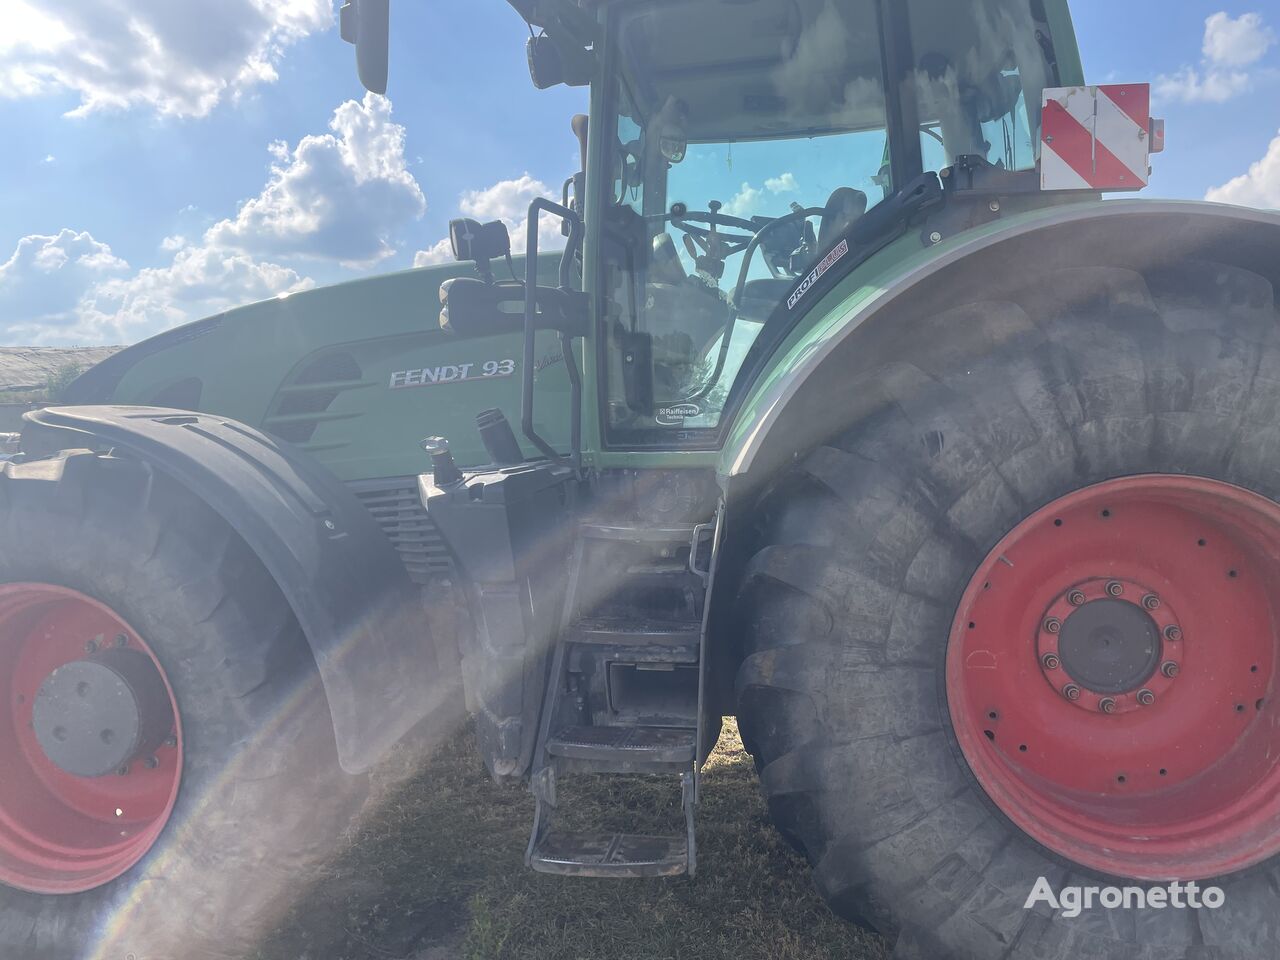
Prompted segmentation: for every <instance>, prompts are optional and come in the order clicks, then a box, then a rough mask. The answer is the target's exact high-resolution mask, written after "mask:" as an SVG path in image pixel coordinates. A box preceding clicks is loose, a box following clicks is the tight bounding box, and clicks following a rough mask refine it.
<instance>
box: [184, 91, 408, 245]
mask: <svg viewBox="0 0 1280 960" xmlns="http://www.w3.org/2000/svg"><path fill="white" fill-rule="evenodd" d="M329 129H330V130H331V131H332V132H331V133H326V134H319V135H316V134H311V135H308V136H305V137H303V138H302V139H301V140H300V141H298V145H297V146H296V147H294V148H293V149H292V150H291V149H290V148H289V146H288V144H286V143H284V142H283V141H275V142H274V143H272V144H270V146H269V147H268V152H269V153H270V154H271V156H272V158H273V163H272V164H271V172H270V176H269V178H268V180H267V184H266V186H264V187H263V188H262V191H261V192H260V193H259V194H258V195H257V196H256V197H253V198H252V199H250V200H247V201H245V203H243V204H242V205H241V206H240V209H239V211H238V212H237V213H236V215H235V217H233V218H229V219H226V220H222V221H220V222H218V223H216V224H214V225H213V226H212V227H210V228H209V230H208V232H207V233H206V234H205V242H206V243H208V244H211V245H213V246H217V247H222V248H225V249H231V250H237V251H242V252H245V253H250V254H254V255H257V256H268V257H310V258H316V259H323V260H336V261H339V262H341V263H345V264H351V265H365V264H370V263H373V262H376V261H378V260H381V259H383V258H385V257H388V256H390V255H392V254H393V253H395V247H394V245H393V243H392V239H391V238H392V237H393V236H394V235H395V233H396V231H397V230H398V229H399V228H401V227H402V226H404V225H405V224H407V223H408V222H409V221H410V220H415V219H417V218H418V217H421V216H422V214H423V213H424V212H425V211H426V208H427V201H426V198H425V197H424V196H423V194H422V189H421V187H419V186H418V181H417V180H416V179H414V176H413V174H411V173H410V172H409V171H408V169H407V167H406V166H405V156H404V140H405V131H404V127H402V126H400V124H398V123H393V122H392V121H391V101H390V100H388V99H387V98H386V97H379V96H376V95H375V94H372V93H367V94H365V97H364V99H363V100H362V101H360V102H357V101H355V100H348V101H347V102H346V103H344V104H342V105H341V106H340V107H338V109H337V110H335V111H334V113H333V118H332V119H331V120H330V122H329Z"/></svg>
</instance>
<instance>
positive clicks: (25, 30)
mask: <svg viewBox="0 0 1280 960" xmlns="http://www.w3.org/2000/svg"><path fill="white" fill-rule="evenodd" d="M333 20H334V17H333V5H332V0H218V2H217V3H209V2H207V0H163V2H147V3H138V2H135V0H40V2H39V3H37V2H36V0H7V3H6V5H5V11H4V32H3V34H0V97H4V96H8V97H25V96H38V95H41V94H46V93H51V92H55V91H59V90H62V91H70V92H72V93H74V94H77V95H78V96H79V98H80V104H79V106H78V107H76V109H74V110H73V111H71V113H72V115H83V114H87V113H90V112H92V111H95V110H101V109H107V108H127V107H132V106H138V105H142V106H146V107H150V108H151V109H154V110H155V111H157V112H159V113H161V114H166V115H172V116H184V117H185V116H204V115H205V114H207V113H208V112H209V111H210V110H212V109H213V108H214V107H215V106H216V105H217V104H218V103H219V102H220V101H221V100H222V99H223V98H225V97H232V98H235V97H238V96H240V95H241V94H243V93H245V92H246V91H249V90H251V89H253V88H254V87H255V86H258V85H259V84H263V83H271V82H273V81H275V80H276V78H277V73H276V66H277V64H278V63H279V62H280V59H281V57H282V56H283V53H284V51H285V49H286V48H287V47H289V46H290V45H291V44H293V43H295V42H297V41H298V40H300V39H302V38H303V37H305V36H307V35H308V34H311V33H314V32H316V31H321V30H326V29H328V28H329V27H330V26H331V25H332V23H333Z"/></svg>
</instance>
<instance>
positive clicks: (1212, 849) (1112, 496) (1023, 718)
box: [946, 475, 1280, 881]
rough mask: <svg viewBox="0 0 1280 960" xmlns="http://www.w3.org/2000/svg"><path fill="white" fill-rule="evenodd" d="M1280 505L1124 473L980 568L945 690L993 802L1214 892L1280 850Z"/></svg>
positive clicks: (1049, 835) (963, 743) (1139, 867)
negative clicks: (1278, 701)
mask: <svg viewBox="0 0 1280 960" xmlns="http://www.w3.org/2000/svg"><path fill="white" fill-rule="evenodd" d="M1277 544H1280V505H1277V504H1276V503H1274V502H1272V501H1271V500H1269V499H1267V498H1265V497H1262V496H1260V495H1258V494H1255V493H1251V492H1249V491H1247V490H1243V489H1240V488H1238V487H1234V486H1231V485H1229V484H1226V483H1222V482H1219V481H1215V480H1207V479H1202V478H1198V477H1185V476H1167V475H1151V476H1137V477H1126V478H1122V479H1118V480H1110V481H1107V482H1105V483H1100V484H1097V485H1095V486H1091V487H1086V488H1083V489H1081V490H1077V491H1076V492H1074V493H1071V494H1068V495H1067V496H1065V497H1062V498H1061V499H1059V500H1057V501H1055V502H1053V503H1051V504H1049V505H1048V506H1046V507H1045V508H1043V509H1042V510H1039V511H1037V512H1036V513H1034V514H1032V515H1031V516H1030V517H1027V518H1026V519H1025V520H1023V521H1022V522H1021V523H1019V524H1018V525H1017V526H1016V527H1015V528H1014V529H1013V530H1012V531H1010V532H1009V534H1008V535H1007V536H1005V538H1004V539H1003V540H1001V541H1000V543H999V544H997V545H996V547H995V548H994V549H993V550H992V552H991V553H990V554H989V555H988V557H987V558H986V559H985V560H984V561H983V563H982V564H981V565H980V566H979V567H978V569H977V571H976V573H975V574H974V577H973V579H972V580H971V581H970V583H969V586H968V588H967V589H966V591H965V593H964V595H963V597H962V598H961V601H960V604H959V607H958V609H957V611H956V618H955V621H954V622H953V625H952V631H951V637H950V640H949V643H948V649H947V665H946V693H947V700H948V706H949V711H950V716H951V721H952V727H953V729H954V731H955V735H956V739H957V741H958V743H959V745H960V749H961V751H962V753H963V754H964V757H965V760H966V761H967V762H968V764H969V767H970V769H971V770H972V771H973V773H974V776H975V778H976V779H977V780H978V782H979V784H981V786H982V788H983V790H984V791H985V792H986V793H987V795H988V796H989V797H990V798H991V800H992V801H993V802H994V803H995V804H996V806H997V807H999V808H1000V810H1001V811H1003V812H1004V814H1005V815H1006V816H1008V817H1009V819H1011V820H1012V821H1013V822H1014V823H1015V824H1016V825H1017V826H1018V827H1020V828H1021V829H1022V830H1023V831H1024V832H1025V833H1027V834H1028V835H1030V836H1031V837H1033V838H1034V839H1035V840H1037V841H1038V842H1040V843H1041V844H1043V845H1044V846H1046V847H1048V848H1049V849H1050V850H1052V851H1053V852H1055V853H1057V854H1058V855H1060V856H1062V857H1064V858H1066V859H1068V860H1071V861H1072V862H1074V863H1076V864H1079V865H1082V866H1084V867H1086V868H1090V869H1093V870H1096V871H1098V872H1101V873H1105V874H1107V875H1110V876H1118V877H1129V878H1134V879H1138V880H1158V881H1166V880H1175V879H1176V880H1203V879H1206V878H1210V877H1218V876H1222V875H1224V874H1228V873H1232V872H1235V871H1237V870H1242V869H1245V868H1247V867H1249V866H1252V865H1254V864H1257V863H1260V862H1262V861H1264V860H1266V859H1268V858H1270V857H1273V856H1276V855H1278V854H1280V750H1277V749H1276V742H1277V731H1280V711H1277V710H1275V709H1274V708H1273V706H1272V698H1273V695H1274V694H1275V685H1276V682H1277V679H1280V678H1278V677H1277V664H1280V549H1278V548H1277V546H1276V545H1277Z"/></svg>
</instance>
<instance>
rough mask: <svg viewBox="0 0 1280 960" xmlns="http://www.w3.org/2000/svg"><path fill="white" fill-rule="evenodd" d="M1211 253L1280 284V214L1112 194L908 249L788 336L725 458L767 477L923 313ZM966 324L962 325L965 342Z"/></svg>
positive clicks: (840, 414)
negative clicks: (1096, 269)
mask: <svg viewBox="0 0 1280 960" xmlns="http://www.w3.org/2000/svg"><path fill="white" fill-rule="evenodd" d="M1192 258H1201V259H1208V260H1216V261H1220V262H1223V263H1229V264H1232V265H1235V266H1239V267H1242V268H1244V269H1247V270H1252V271H1254V272H1256V273H1258V274H1261V275H1263V276H1267V277H1270V278H1271V279H1273V280H1274V281H1275V282H1276V283H1277V284H1278V285H1280V214H1276V213H1266V212H1263V211H1260V210H1251V209H1244V208H1240V207H1230V206H1225V205H1221V204H1209V203H1196V202H1188V201H1147V200H1125V201H1115V200H1108V201H1102V202H1088V203H1079V204H1070V205H1064V206H1055V207H1049V208H1042V209H1039V210H1036V211H1033V212H1031V213H1026V214H1022V215H1019V216H1014V217H1010V218H1008V219H1005V220H997V221H995V222H994V223H991V224H989V225H987V226H984V227H981V228H978V229H974V230H970V231H968V232H965V233H962V234H959V235H957V236H956V237H955V238H954V239H953V240H950V241H947V242H946V243H943V244H939V245H938V246H936V247H933V248H931V249H929V250H924V251H921V252H920V253H918V254H916V255H914V256H912V257H911V258H909V259H906V260H898V261H897V262H896V263H895V264H894V266H893V267H891V268H890V269H889V271H888V272H887V273H880V274H878V275H876V276H873V277H871V278H869V279H868V280H867V281H865V282H863V283H861V284H860V285H858V286H856V287H854V288H853V289H852V290H849V289H848V288H847V287H837V288H836V290H835V291H834V292H833V294H832V295H829V296H828V297H827V298H826V302H825V303H822V304H819V305H817V306H816V307H815V308H814V309H815V311H821V313H822V316H821V317H820V318H819V319H818V320H817V321H816V322H810V323H808V324H807V325H806V326H805V328H804V329H803V330H798V331H797V332H796V333H795V334H793V335H792V336H791V337H790V338H789V339H788V340H787V341H785V342H784V343H783V344H782V346H781V347H780V349H779V350H778V352H777V354H776V355H775V359H774V362H773V363H772V364H771V365H770V367H769V368H768V370H767V371H766V372H765V373H764V374H763V375H762V376H761V377H760V379H759V380H758V381H757V382H756V383H755V385H754V386H753V387H752V389H751V391H750V393H749V395H748V397H747V399H746V401H745V402H744V404H743V406H742V407H741V410H740V412H739V414H738V416H737V418H736V419H735V421H734V424H733V426H732V428H731V430H730V432H729V436H728V441H727V442H726V444H725V446H724V448H723V450H722V451H721V455H720V458H719V461H718V464H717V471H718V473H719V475H720V478H721V482H722V485H723V486H724V487H725V488H726V490H729V491H730V493H731V494H736V493H739V492H743V491H746V490H749V489H753V488H755V487H757V486H758V485H759V484H761V483H763V482H765V481H767V479H768V478H769V477H770V476H772V475H773V474H774V473H775V472H776V471H777V469H778V468H780V467H781V466H784V465H785V464H786V463H788V462H790V461H791V460H792V459H793V458H794V457H795V456H796V455H797V454H799V453H803V452H805V451H806V450H808V449H810V448H811V447H813V446H816V445H817V444H819V443H822V442H823V441H824V440H826V439H827V438H829V437H830V436H832V435H834V434H835V433H837V432H838V431H839V430H841V429H843V428H844V427H846V426H847V425H848V424H850V423H852V422H855V421H856V420H857V419H858V417H859V416H860V415H862V414H864V413H866V412H869V411H867V410H865V409H864V408H863V405H864V403H865V398H861V397H860V396H859V395H858V392H857V384H858V382H859V381H860V379H861V375H862V374H865V373H866V372H868V371H870V370H872V369H874V368H875V367H876V366H877V365H881V364H884V363H886V362H889V361H892V360H897V359H909V358H910V351H911V337H910V329H911V322H912V319H913V318H923V317H928V316H930V315H932V314H933V313H937V312H939V311H940V309H945V307H946V306H953V305H958V304H962V303H967V302H973V301H976V300H982V299H986V298H988V297H989V296H991V295H992V294H993V293H994V292H998V291H999V290H1000V289H1001V288H1002V287H1004V286H1009V285H1016V284H1022V285H1026V284H1027V283H1028V282H1031V281H1033V279H1034V277H1035V276H1036V275H1037V274H1038V273H1040V272H1043V273H1048V272H1051V271H1053V270H1055V269H1060V268H1064V267H1072V266H1084V265H1105V266H1125V267H1129V268H1132V269H1135V270H1141V269H1142V268H1143V267H1144V266H1151V265H1153V264H1157V263H1161V262H1168V261H1171V260H1178V259H1192ZM964 334H965V331H956V333H955V336H956V337H957V341H956V343H957V346H958V347H960V346H963V337H964Z"/></svg>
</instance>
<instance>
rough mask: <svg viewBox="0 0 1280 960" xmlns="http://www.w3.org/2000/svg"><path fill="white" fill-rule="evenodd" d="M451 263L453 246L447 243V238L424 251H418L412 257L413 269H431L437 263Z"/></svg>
mask: <svg viewBox="0 0 1280 960" xmlns="http://www.w3.org/2000/svg"><path fill="white" fill-rule="evenodd" d="M452 262H453V245H452V244H451V243H450V242H449V238H448V237H445V238H444V239H443V240H437V241H436V242H435V243H433V244H432V245H431V246H429V247H427V249H425V250H419V251H418V252H417V253H415V254H414V255H413V265H414V266H415V267H433V266H435V265H436V264H438V263H452Z"/></svg>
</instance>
